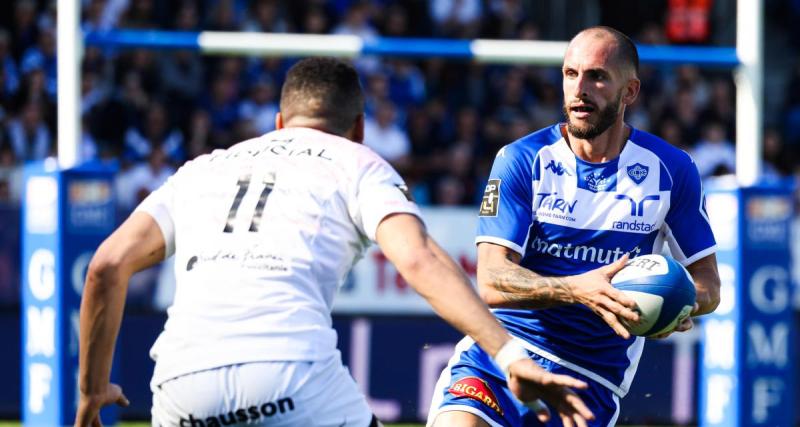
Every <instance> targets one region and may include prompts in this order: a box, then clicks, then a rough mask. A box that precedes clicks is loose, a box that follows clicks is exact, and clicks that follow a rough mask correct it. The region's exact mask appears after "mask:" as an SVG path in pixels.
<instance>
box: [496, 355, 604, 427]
mask: <svg viewBox="0 0 800 427" xmlns="http://www.w3.org/2000/svg"><path fill="white" fill-rule="evenodd" d="M508 387H509V389H510V390H511V392H512V393H514V395H515V396H517V398H518V399H520V400H521V401H523V402H529V403H528V406H529V407H531V408H532V409H534V410H535V411H536V415H537V417H538V418H539V421H541V422H543V423H545V422H547V421H548V420H549V419H550V410H549V409H548V408H547V406H545V405H544V404H542V403H541V402H537V400H538V399H542V400H544V401H545V402H547V403H548V404H549V405H550V407H551V408H555V410H556V411H557V412H558V415H559V416H560V417H561V422H562V424H563V425H564V426H565V427H572V426H576V427H585V426H586V425H587V424H586V421H587V420H593V419H594V414H592V411H590V410H589V408H588V407H587V406H586V404H585V403H583V400H581V398H580V397H578V395H577V394H575V392H574V391H573V390H572V389H581V390H582V389H586V388H587V387H588V385H587V384H586V383H585V382H583V381H580V380H577V379H575V378H572V377H570V376H568V375H558V374H553V373H551V372H547V371H545V370H544V369H542V368H541V367H540V366H539V365H537V364H536V362H534V361H533V360H531V359H520V360H518V361H516V362H514V363H512V364H511V365H509V376H508Z"/></svg>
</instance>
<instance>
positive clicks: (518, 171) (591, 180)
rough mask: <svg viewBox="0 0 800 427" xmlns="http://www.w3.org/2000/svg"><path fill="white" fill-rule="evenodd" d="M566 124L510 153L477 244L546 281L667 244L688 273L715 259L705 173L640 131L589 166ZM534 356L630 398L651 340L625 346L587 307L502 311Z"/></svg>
mask: <svg viewBox="0 0 800 427" xmlns="http://www.w3.org/2000/svg"><path fill="white" fill-rule="evenodd" d="M562 126H563V125H554V126H551V127H548V128H545V129H542V130H540V131H538V132H535V133H532V134H530V135H528V136H525V137H523V138H521V139H520V140H518V141H516V142H514V143H512V144H509V145H507V146H505V147H504V148H502V149H501V150H500V152H498V154H497V158H496V159H495V161H494V165H493V167H492V171H491V174H490V177H489V182H488V185H487V186H486V192H485V194H484V197H483V203H482V204H481V209H480V214H479V215H480V219H479V222H478V237H477V238H476V241H477V242H478V243H480V242H490V243H495V244H498V245H502V246H505V247H508V248H510V249H513V250H514V251H516V252H518V253H519V254H520V255H522V260H521V262H520V264H521V265H522V266H523V267H526V268H528V269H530V270H533V271H535V272H537V273H540V274H543V275H547V276H566V275H574V274H580V273H583V272H586V271H589V270H592V269H595V268H598V267H600V266H602V265H605V264H610V263H612V262H614V261H616V260H617V259H619V258H620V257H622V256H623V255H624V254H625V253H630V254H631V256H632V257H635V256H638V255H646V254H651V253H660V252H661V250H662V248H663V246H664V244H665V243H666V244H667V245H669V248H670V250H671V253H672V256H673V257H674V258H675V259H676V260H678V261H679V262H681V263H682V264H683V265H689V264H691V263H693V262H695V261H697V260H698V259H700V258H702V257H705V256H707V255H710V254H712V253H714V251H715V250H716V243H715V241H714V236H713V234H712V232H711V226H710V225H709V222H708V217H707V215H706V212H705V205H704V197H703V191H702V188H701V183H700V177H699V175H698V173H697V167H696V166H695V165H694V163H693V162H692V160H691V158H690V157H689V155H687V154H686V153H685V152H683V151H681V150H679V149H677V148H675V147H673V146H671V145H670V144H668V143H667V142H665V141H663V140H661V139H660V138H657V137H655V136H654V135H651V134H649V133H646V132H642V131H640V130H637V129H632V131H631V135H630V137H629V138H628V141H627V142H626V144H625V146H624V147H623V149H622V152H621V153H620V155H619V156H618V157H617V158H615V159H613V160H610V161H608V162H604V163H589V162H585V161H583V160H581V159H579V158H578V157H576V156H575V154H574V153H573V152H572V150H571V149H570V147H569V145H568V144H567V142H566V140H565V139H564V136H563V134H562ZM494 313H495V315H496V316H497V318H498V319H500V321H501V322H502V323H503V324H504V325H505V326H506V328H508V330H509V331H510V332H511V333H512V334H514V335H516V336H518V337H520V338H522V339H524V340H525V341H526V342H527V343H528V349H529V350H531V351H533V352H535V353H537V354H539V355H540V356H543V357H545V358H548V359H550V360H552V361H554V362H556V363H559V364H561V365H563V366H565V367H568V368H571V369H573V370H575V371H577V372H580V373H582V374H584V375H586V376H588V377H590V378H592V379H594V380H595V381H598V382H599V383H601V384H603V385H604V386H606V387H608V388H610V389H611V390H613V391H614V392H615V393H616V394H618V395H620V396H624V395H625V394H626V393H627V391H628V388H629V386H630V383H631V381H632V379H633V375H634V373H635V372H636V367H637V365H638V363H639V357H640V356H641V354H642V349H643V345H644V338H641V337H639V338H635V337H634V338H631V339H628V340H624V339H622V338H620V337H619V336H618V335H616V334H615V333H614V331H613V330H612V329H611V328H610V327H609V326H608V325H607V324H606V323H605V322H604V321H603V320H602V319H601V318H600V317H599V316H597V315H596V314H594V313H593V312H592V311H591V310H590V309H589V308H587V307H585V306H583V305H579V304H573V305H564V306H559V307H553V308H548V309H541V310H521V309H497V310H494Z"/></svg>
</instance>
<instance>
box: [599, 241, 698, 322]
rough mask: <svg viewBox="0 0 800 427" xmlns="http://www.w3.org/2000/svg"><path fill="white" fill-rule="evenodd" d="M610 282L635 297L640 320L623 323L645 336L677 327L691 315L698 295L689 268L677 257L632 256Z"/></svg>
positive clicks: (629, 295) (632, 297)
mask: <svg viewBox="0 0 800 427" xmlns="http://www.w3.org/2000/svg"><path fill="white" fill-rule="evenodd" d="M611 284H612V285H613V286H614V287H615V288H617V289H619V290H621V291H622V292H624V293H625V294H626V295H627V296H628V297H630V298H631V299H633V300H634V301H636V305H637V306H638V311H639V319H640V321H639V323H638V324H631V323H627V322H625V321H623V324H624V325H625V326H626V327H627V328H628V330H629V331H630V333H631V334H633V335H639V336H644V337H648V336H653V335H658V334H663V333H666V332H670V331H672V330H673V329H675V327H676V326H678V325H679V324H680V323H681V322H682V321H683V320H684V319H686V318H687V317H688V316H689V314H690V313H691V311H692V308H693V307H694V302H695V298H696V292H695V288H694V282H693V281H692V276H691V275H689V272H688V271H686V269H685V268H684V267H683V266H682V265H681V264H680V263H678V261H675V260H674V259H672V258H669V257H665V256H662V255H644V256H640V257H636V258H633V259H631V260H630V261H628V262H627V263H626V264H625V267H624V268H623V269H622V270H620V271H618V272H617V274H615V275H614V277H613V278H612V279H611Z"/></svg>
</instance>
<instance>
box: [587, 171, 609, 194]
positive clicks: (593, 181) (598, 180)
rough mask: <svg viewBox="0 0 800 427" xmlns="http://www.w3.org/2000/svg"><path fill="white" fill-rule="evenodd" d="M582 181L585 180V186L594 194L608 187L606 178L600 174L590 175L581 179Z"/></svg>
mask: <svg viewBox="0 0 800 427" xmlns="http://www.w3.org/2000/svg"><path fill="white" fill-rule="evenodd" d="M583 179H584V180H586V185H587V186H588V187H589V190H592V191H594V192H595V193H597V192H598V191H605V190H606V188H608V185H609V179H608V177H607V176H603V174H602V173H600V172H595V173H590V174H588V175H586V176H585V177H583Z"/></svg>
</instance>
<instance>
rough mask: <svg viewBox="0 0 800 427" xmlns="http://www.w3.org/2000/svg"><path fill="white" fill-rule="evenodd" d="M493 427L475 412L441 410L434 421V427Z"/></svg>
mask: <svg viewBox="0 0 800 427" xmlns="http://www.w3.org/2000/svg"><path fill="white" fill-rule="evenodd" d="M452 426H458V427H491V426H489V423H487V422H486V421H484V420H482V419H481V418H480V417H478V416H477V415H475V414H471V413H469V412H462V411H449V412H441V413H439V415H437V416H436V419H435V420H434V421H433V427H452Z"/></svg>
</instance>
